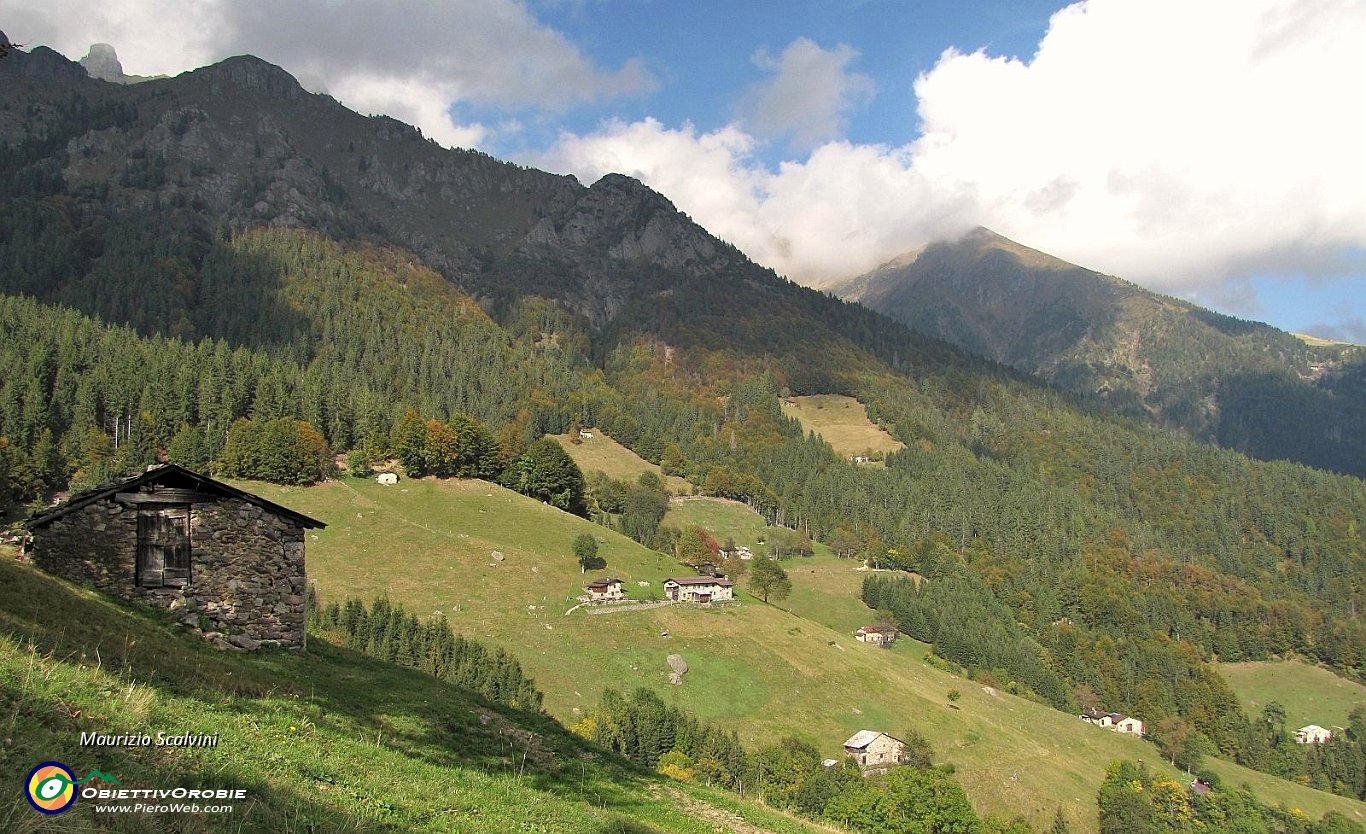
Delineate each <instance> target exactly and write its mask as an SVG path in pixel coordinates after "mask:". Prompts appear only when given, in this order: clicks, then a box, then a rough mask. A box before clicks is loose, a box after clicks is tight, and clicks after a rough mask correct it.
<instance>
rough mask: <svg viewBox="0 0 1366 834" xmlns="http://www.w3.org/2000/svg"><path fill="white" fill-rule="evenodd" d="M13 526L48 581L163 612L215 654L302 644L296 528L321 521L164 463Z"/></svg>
mask: <svg viewBox="0 0 1366 834" xmlns="http://www.w3.org/2000/svg"><path fill="white" fill-rule="evenodd" d="M24 526H25V527H27V528H28V530H29V532H30V533H31V534H32V541H31V543H30V544H29V547H28V554H29V558H30V559H31V561H32V562H33V564H34V565H36V566H37V567H39V568H40V569H42V570H44V571H46V572H48V573H50V574H53V575H54V576H60V577H62V578H64V579H68V580H71V581H72V582H77V583H81V584H84V585H89V586H92V587H94V588H95V589H97V590H99V591H102V592H104V593H107V594H110V595H111V596H116V597H119V598H121V599H125V600H129V601H135V602H142V603H146V604H150V605H154V606H157V607H159V608H167V609H171V610H173V611H175V612H176V614H177V617H178V618H179V619H180V621H181V622H182V623H184V624H185V625H188V626H191V627H193V628H197V629H200V630H201V631H202V633H203V634H204V636H205V637H206V638H208V639H211V640H213V641H214V643H215V644H216V645H218V646H220V647H222V648H227V647H229V646H232V647H236V648H238V649H248V650H251V649H256V648H258V647H260V646H283V647H285V648H291V649H302V648H303V647H304V642H305V628H306V626H307V622H306V620H307V593H308V587H307V578H306V574H305V571H304V531H305V530H308V529H320V528H322V527H325V526H326V525H324V524H323V523H322V522H321V521H317V520H315V519H312V518H309V517H308V516H306V515H303V514H302V513H297V512H295V511H293V510H291V509H288V508H286V507H282V506H280V505H279V504H275V503H273V502H271V501H267V500H266V499H264V498H261V497H260V496H258V495H253V494H251V493H249V492H245V491H243V490H240V489H237V488H236V487H233V486H229V485H228V484H225V483H222V482H220V481H215V480H214V479H212V478H209V477H208V476H205V475H200V474H198V473H196V472H191V471H190V470H188V469H185V468H184V467H181V466H176V465H175V464H163V465H161V466H154V467H150V468H149V469H148V470H147V471H146V472H144V473H142V474H141V475H137V476H135V477H131V478H127V479H124V480H122V481H119V482H117V483H114V484H111V485H108V486H104V487H100V488H98V489H93V490H90V491H88V492H83V493H79V494H77V495H73V496H72V497H71V498H70V500H68V501H66V502H65V503H63V504H61V505H59V506H57V507H55V508H53V509H51V510H48V511H47V512H44V513H41V514H39V515H36V516H34V517H32V518H30V519H29V520H28V521H27V522H26V523H25V525H24Z"/></svg>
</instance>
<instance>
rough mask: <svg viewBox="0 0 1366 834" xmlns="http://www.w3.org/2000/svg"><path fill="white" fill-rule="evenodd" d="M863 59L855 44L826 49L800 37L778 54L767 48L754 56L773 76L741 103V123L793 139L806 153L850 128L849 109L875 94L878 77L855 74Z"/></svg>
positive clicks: (754, 87) (765, 133)
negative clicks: (857, 63) (858, 60)
mask: <svg viewBox="0 0 1366 834" xmlns="http://www.w3.org/2000/svg"><path fill="white" fill-rule="evenodd" d="M857 57H858V53H857V52H855V51H854V50H853V49H852V48H850V47H849V46H846V45H845V44H839V45H838V46H836V47H835V48H834V49H828V50H827V49H822V48H821V47H820V46H818V45H817V44H816V43H815V42H814V41H811V40H809V39H807V38H797V39H796V40H794V41H792V43H790V44H788V45H787V47H786V48H785V49H784V50H783V52H782V54H781V55H780V56H778V57H777V58H775V57H773V55H771V54H770V53H769V52H768V50H766V49H761V50H759V51H758V52H756V53H754V56H753V58H752V59H751V60H752V61H753V62H754V64H755V65H756V66H758V67H760V68H761V69H764V70H767V71H769V72H771V73H773V77H772V78H769V79H767V80H765V81H763V82H760V83H757V84H754V85H752V86H750V87H749V88H748V89H747V90H746V91H745V94H744V95H743V96H742V97H741V99H740V102H739V104H738V105H737V107H736V111H737V115H738V116H739V118H740V122H741V124H742V125H743V126H744V127H745V128H747V129H749V130H751V131H754V132H755V133H757V134H758V135H760V136H765V137H784V136H786V137H791V143H792V146H793V147H794V148H797V149H800V150H803V151H806V150H810V149H811V148H814V147H815V146H816V145H818V144H820V143H821V142H824V141H827V140H830V139H835V138H837V137H839V136H840V135H841V134H843V132H844V128H845V126H846V124H847V121H848V114H849V111H850V110H852V109H854V108H855V107H858V106H859V105H862V104H866V103H867V102H868V101H869V100H870V99H871V98H872V96H873V91H874V85H873V79H871V78H869V77H868V76H866V75H861V74H859V73H856V72H850V71H849V69H848V67H849V64H851V63H853V61H854V60H855V59H856V58H857Z"/></svg>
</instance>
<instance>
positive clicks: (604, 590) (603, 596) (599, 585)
mask: <svg viewBox="0 0 1366 834" xmlns="http://www.w3.org/2000/svg"><path fill="white" fill-rule="evenodd" d="M583 589H584V590H585V591H587V592H588V593H587V597H588V599H587V601H588V602H612V601H615V600H619V599H625V598H626V594H625V593H624V592H623V591H622V582H621V580H620V579H618V578H617V577H615V576H605V577H602V578H601V579H594V580H593V581H592V582H589V583H588V584H587V585H585V586H583Z"/></svg>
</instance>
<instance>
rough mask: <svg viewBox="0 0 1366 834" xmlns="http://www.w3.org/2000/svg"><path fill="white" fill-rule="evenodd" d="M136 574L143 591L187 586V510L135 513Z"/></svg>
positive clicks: (188, 562) (188, 533) (188, 537)
mask: <svg viewBox="0 0 1366 834" xmlns="http://www.w3.org/2000/svg"><path fill="white" fill-rule="evenodd" d="M137 572H138V575H137V582H138V584H139V585H141V586H142V587H144V588H161V587H166V586H170V587H183V586H185V585H187V584H189V582H190V508H189V507H164V508H159V509H143V510H141V511H140V512H139V513H138V565H137Z"/></svg>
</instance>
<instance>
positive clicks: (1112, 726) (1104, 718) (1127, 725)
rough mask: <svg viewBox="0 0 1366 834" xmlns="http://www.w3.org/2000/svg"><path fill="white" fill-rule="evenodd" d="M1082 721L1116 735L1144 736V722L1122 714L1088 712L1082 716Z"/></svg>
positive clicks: (1097, 711) (1091, 710)
mask: <svg viewBox="0 0 1366 834" xmlns="http://www.w3.org/2000/svg"><path fill="white" fill-rule="evenodd" d="M1081 720H1082V721H1085V722H1086V723H1088V724H1095V725H1096V726H1097V727H1104V728H1105V729H1107V730H1112V731H1114V732H1116V733H1127V734H1129V735H1135V736H1142V735H1144V728H1143V721H1142V720H1141V719H1138V718H1134V717H1133V716H1131V715H1125V714H1124V713H1122V712H1100V711H1099V710H1093V709H1090V710H1087V711H1086V712H1084V713H1082V714H1081Z"/></svg>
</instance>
